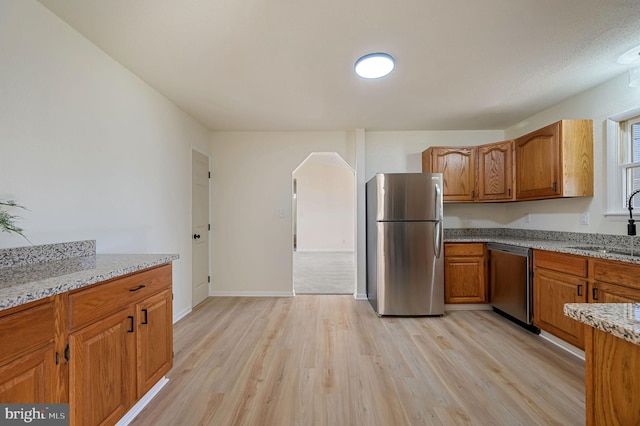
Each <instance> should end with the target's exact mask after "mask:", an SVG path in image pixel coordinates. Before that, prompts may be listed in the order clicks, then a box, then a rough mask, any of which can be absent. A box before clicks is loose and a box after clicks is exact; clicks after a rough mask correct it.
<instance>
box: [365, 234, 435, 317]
mask: <svg viewBox="0 0 640 426" xmlns="http://www.w3.org/2000/svg"><path fill="white" fill-rule="evenodd" d="M376 225H377V256H376V257H377V265H376V266H377V273H376V275H377V280H376V281H377V289H376V290H377V291H376V293H377V294H376V296H377V308H378V309H377V312H378V314H379V315H443V314H444V256H442V255H441V253H442V247H441V245H442V238H436V233H437V232H439V229H440V228H439V227H440V225H441V224H440V223H439V222H377V224H376ZM436 242H437V243H439V244H440V247H438V246H437V244H436ZM438 254H440V256H438Z"/></svg>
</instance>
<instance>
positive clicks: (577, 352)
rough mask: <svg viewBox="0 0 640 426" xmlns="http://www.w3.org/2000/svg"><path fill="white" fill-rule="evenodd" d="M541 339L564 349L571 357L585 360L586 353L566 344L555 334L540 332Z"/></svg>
mask: <svg viewBox="0 0 640 426" xmlns="http://www.w3.org/2000/svg"><path fill="white" fill-rule="evenodd" d="M540 337H542V338H543V339H544V340H546V341H548V342H551V343H553V344H554V345H556V346H558V347H560V348H562V349H564V350H565V351H567V352H569V353H570V354H571V355H574V356H576V357H578V358H580V359H581V360H583V361H584V360H585V355H584V351H583V350H582V349H580V348H576V347H575V346H573V345H572V344H570V343H567V342H565V341H564V340H562V339H560V338H558V337H556V336H554V335H553V334H550V333H547V332H546V331H543V330H540Z"/></svg>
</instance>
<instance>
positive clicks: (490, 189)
mask: <svg viewBox="0 0 640 426" xmlns="http://www.w3.org/2000/svg"><path fill="white" fill-rule="evenodd" d="M513 145H514V142H513V141H506V142H499V143H493V144H488V145H481V146H479V147H478V201H507V200H512V199H513V196H514V192H515V191H513Z"/></svg>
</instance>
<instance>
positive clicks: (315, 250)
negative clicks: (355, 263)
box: [296, 249, 355, 253]
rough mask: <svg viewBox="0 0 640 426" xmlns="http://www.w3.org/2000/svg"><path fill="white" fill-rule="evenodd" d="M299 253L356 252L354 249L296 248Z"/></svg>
mask: <svg viewBox="0 0 640 426" xmlns="http://www.w3.org/2000/svg"><path fill="white" fill-rule="evenodd" d="M296 252H298V253H355V250H353V249H296Z"/></svg>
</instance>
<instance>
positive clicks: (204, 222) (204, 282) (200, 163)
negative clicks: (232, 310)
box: [191, 150, 209, 306]
mask: <svg viewBox="0 0 640 426" xmlns="http://www.w3.org/2000/svg"><path fill="white" fill-rule="evenodd" d="M191 216H192V217H191V223H192V226H191V228H192V229H191V241H192V248H193V251H192V253H193V254H192V256H193V258H192V262H193V263H192V280H193V281H192V306H196V305H197V304H199V303H200V302H202V301H203V300H204V299H206V298H207V297H208V296H209V157H207V156H206V155H204V154H201V153H199V152H197V151H195V150H192V151H191Z"/></svg>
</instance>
